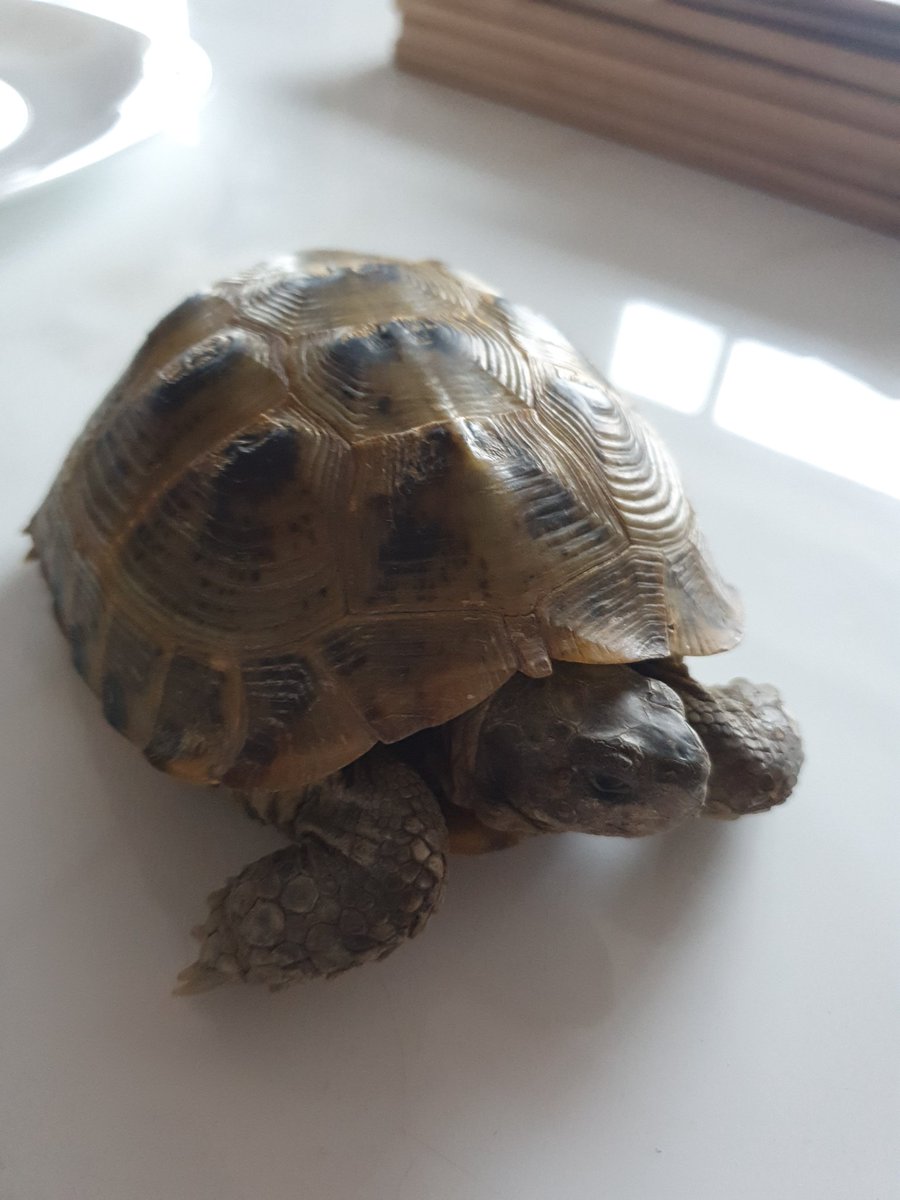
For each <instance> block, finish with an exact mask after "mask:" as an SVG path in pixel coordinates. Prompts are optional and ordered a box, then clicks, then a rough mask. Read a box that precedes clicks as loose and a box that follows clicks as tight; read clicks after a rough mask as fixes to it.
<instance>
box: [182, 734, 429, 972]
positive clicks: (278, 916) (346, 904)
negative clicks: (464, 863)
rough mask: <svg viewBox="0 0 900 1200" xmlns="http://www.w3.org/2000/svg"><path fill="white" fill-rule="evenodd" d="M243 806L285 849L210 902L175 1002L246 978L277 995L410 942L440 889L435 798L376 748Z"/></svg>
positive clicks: (411, 773)
mask: <svg viewBox="0 0 900 1200" xmlns="http://www.w3.org/2000/svg"><path fill="white" fill-rule="evenodd" d="M242 799H243V800H244V803H245V804H247V805H248V806H250V807H251V808H252V809H253V810H254V811H255V812H256V813H257V814H259V815H260V816H262V817H263V818H264V819H266V820H269V821H271V822H272V823H273V824H274V825H276V826H277V827H278V828H279V829H280V830H281V831H282V832H283V833H285V834H286V835H287V836H288V837H290V838H291V840H292V842H293V843H294V844H293V845H291V846H287V847H285V849H283V850H278V851H276V852H275V853H274V854H269V855H267V856H266V857H265V858H261V859H259V860H258V861H257V862H255V863H252V864H251V865H250V866H249V867H247V868H246V869H245V870H244V871H242V872H241V874H240V875H238V876H237V877H236V878H234V879H231V880H229V882H228V884H227V885H226V886H225V888H224V889H222V890H221V891H219V892H215V893H214V894H213V895H212V896H211V897H210V913H209V917H208V918H207V920H206V923H205V925H203V926H202V927H201V928H200V929H199V930H198V931H197V936H198V937H199V938H200V941H201V943H202V945H201V949H200V955H199V958H198V959H197V962H196V963H194V964H193V965H192V966H190V967H187V968H186V969H185V970H184V971H182V972H181V974H180V975H179V979H180V981H181V986H180V987H179V988H178V989H177V991H178V992H179V993H180V994H186V993H192V992H200V991H206V990H207V989H208V988H212V987H216V986H217V985H219V984H221V983H228V982H236V981H246V982H251V983H266V984H269V986H270V987H272V988H282V987H286V986H287V985H288V984H290V983H294V982H297V981H299V980H303V979H314V978H317V977H323V976H324V977H328V976H332V975H337V974H340V973H341V972H342V971H346V970H348V969H349V968H350V967H354V966H358V965H359V964H361V963H364V962H368V961H370V960H372V959H377V958H383V957H384V956H385V955H386V954H390V953H391V951H392V950H395V949H396V948H397V947H398V946H399V945H401V944H402V943H403V942H404V941H406V940H407V939H408V938H411V937H413V936H415V934H417V933H418V932H419V930H420V929H421V928H422V927H423V926H424V924H425V922H426V921H427V920H428V918H429V917H430V916H431V914H432V912H434V910H435V908H436V907H437V905H438V903H439V901H440V898H441V894H442V891H443V885H444V874H445V863H446V853H447V828H446V825H445V824H444V818H443V816H442V815H441V811H440V808H439V806H438V803H437V800H436V799H435V798H434V796H433V795H432V794H431V792H430V791H429V789H428V788H427V786H426V785H425V783H424V782H423V781H422V779H421V778H420V777H419V776H418V775H417V774H416V773H415V772H414V771H413V770H411V769H410V768H409V767H407V766H405V765H404V764H403V763H400V762H398V761H396V760H395V759H394V758H392V757H391V756H390V754H389V753H388V752H386V751H383V750H381V749H378V750H373V751H372V752H371V753H370V754H368V755H366V756H365V757H364V758H363V759H361V760H360V761H359V762H358V763H354V764H353V765H352V766H350V767H347V768H345V769H344V770H343V771H340V772H338V773H337V774H335V775H332V776H329V778H327V779H325V780H323V781H322V782H321V783H319V784H316V785H314V786H313V787H309V788H306V789H304V790H303V791H301V792H293V793H288V792H278V793H265V794H263V793H258V792H257V793H247V794H245V795H244V796H243V797H242Z"/></svg>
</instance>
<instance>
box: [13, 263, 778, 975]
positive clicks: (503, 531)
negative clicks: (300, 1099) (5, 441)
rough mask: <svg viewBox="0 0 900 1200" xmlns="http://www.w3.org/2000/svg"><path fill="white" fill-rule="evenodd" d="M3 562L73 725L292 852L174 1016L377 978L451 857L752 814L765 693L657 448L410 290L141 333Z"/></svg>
mask: <svg viewBox="0 0 900 1200" xmlns="http://www.w3.org/2000/svg"><path fill="white" fill-rule="evenodd" d="M28 532H29V533H30V535H31V538H32V542H33V550H32V553H33V555H34V556H36V557H37V558H38V559H39V560H40V565H41V569H42V571H43V574H44V576H45V578H46V581H47V583H48V585H49V589H50V592H51V595H52V599H53V606H54V611H55V615H56V619H57V621H58V623H59V624H60V626H61V627H62V629H63V631H64V632H65V635H66V637H67V638H68V641H69V644H70V648H71V654H72V659H73V661H74V664H75V667H76V668H77V670H78V671H79V672H80V674H81V675H82V676H83V677H84V679H85V680H86V681H87V683H88V684H89V685H90V687H91V688H92V689H93V691H94V692H95V693H96V694H97V695H98V696H99V698H100V700H101V702H102V709H103V714H104V716H105V717H106V720H107V721H108V722H109V723H110V725H112V726H113V727H114V728H115V729H117V730H119V731H121V732H122V733H123V734H124V735H126V736H127V737H128V738H129V739H130V740H131V741H132V742H134V743H135V744H136V745H137V746H138V747H140V749H141V750H142V751H143V754H144V756H145V757H146V758H147V759H148V760H149V762H150V763H151V764H152V765H153V766H155V767H158V768H160V769H161V770H163V771H166V772H168V773H169V774H170V775H173V776H175V777H176V778H178V779H182V780H186V781H189V782H190V783H192V784H197V785H203V786H207V787H223V788H225V789H230V790H232V791H233V792H234V794H235V795H236V796H237V797H238V799H239V800H240V801H241V802H242V803H243V805H244V806H245V808H246V810H247V811H248V813H250V814H251V815H254V816H256V817H258V818H260V819H261V820H263V821H266V822H270V823H271V824H272V825H274V826H275V827H277V829H278V830H280V831H281V832H282V833H283V834H284V835H286V837H287V838H288V839H289V844H288V845H287V846H286V847H285V848H283V849H280V850H278V851H276V852H275V853H273V854H269V855H267V856H266V857H264V858H262V859H260V860H259V861H258V862H255V863H253V864H252V865H251V866H249V867H247V868H246V869H245V870H244V871H243V872H241V873H240V874H239V875H238V876H237V877H235V878H233V879H231V880H230V881H229V882H228V883H227V885H226V887H225V888H224V889H223V890H221V891H219V892H216V893H214V894H213V895H212V896H211V897H210V912H209V916H208V919H207V920H206V922H205V924H204V925H203V926H202V927H199V928H198V929H197V930H195V933H196V934H197V936H198V937H199V938H200V940H201V949H200V953H199V958H198V960H197V962H196V963H194V964H193V965H192V966H190V967H188V968H187V969H186V970H185V971H183V972H182V973H181V975H180V976H179V978H180V980H181V987H180V989H178V990H180V991H182V992H195V991H200V990H204V989H206V988H210V987H213V986H215V985H217V984H220V983H224V982H229V981H240V980H242V981H251V982H262V983H266V984H268V985H270V986H271V987H273V988H280V987H283V986H286V985H287V984H290V983H292V982H295V981H298V980H305V979H309V978H313V977H323V976H324V977H330V976H334V975H337V974H339V973H341V972H343V971H345V970H347V969H348V968H350V967H352V966H355V965H358V964H361V963H364V962H367V961H370V960H374V959H380V958H383V957H384V956H385V955H387V954H388V953H390V952H391V951H392V950H394V949H395V948H396V947H398V946H399V945H401V944H402V943H403V942H405V941H406V940H407V939H409V938H411V937H412V936H413V935H415V934H416V933H418V932H419V930H420V929H421V928H422V927H423V926H424V925H425V923H426V921H427V920H428V918H429V917H430V916H431V914H432V913H433V912H434V911H435V909H436V907H437V905H438V903H439V901H440V898H441V895H442V892H443V889H444V882H445V875H446V862H447V856H448V853H449V852H450V851H454V850H455V851H460V852H478V851H482V850H490V849H498V848H500V847H503V846H508V845H512V844H513V843H515V842H518V841H520V840H521V839H523V838H528V837H532V836H534V835H536V834H539V833H555V832H561V831H565V830H576V831H582V832H588V833H596V834H611V835H619V836H625V837H629V836H636V835H643V834H651V833H655V832H658V831H661V830H666V829H669V828H671V827H672V826H674V825H676V824H677V823H679V822H681V821H685V820H687V819H689V818H692V817H695V816H698V815H709V816H720V817H721V816H735V815H739V814H742V813H748V812H758V811H761V810H764V809H768V808H770V807H772V806H773V805H776V804H779V803H781V802H782V801H783V800H784V799H785V798H786V797H787V796H788V794H789V793H790V791H791V790H792V788H793V786H794V784H795V782H796V779H797V774H798V770H799V767H800V763H801V759H802V750H801V744H800V740H799V736H798V732H797V728H796V726H795V724H794V721H793V719H792V718H791V717H790V716H789V715H788V714H787V713H786V712H785V710H784V708H783V706H782V704H781V701H780V699H779V696H778V693H777V692H776V691H775V689H774V688H772V687H769V686H756V685H753V684H750V683H748V682H747V681H745V680H735V681H733V682H732V683H731V684H729V685H727V686H725V687H705V686H703V685H702V684H700V683H698V682H696V681H695V680H693V679H692V678H691V676H690V675H689V674H688V672H687V669H686V668H685V666H684V662H683V660H684V658H685V657H686V656H691V655H707V654H714V653H717V652H719V651H724V650H728V649H729V648H730V647H732V646H734V645H735V643H736V642H737V641H738V639H739V636H740V632H741V613H740V607H739V603H738V600H737V597H736V593H735V592H734V590H733V589H732V588H731V587H730V586H728V585H727V584H726V583H724V582H723V580H722V578H721V577H720V575H719V574H718V572H717V571H716V569H715V567H714V566H713V564H712V562H711V560H710V557H709V555H708V552H707V550H706V549H705V546H704V543H703V541H702V539H701V535H700V533H699V531H698V528H697V522H696V519H695V516H694V513H693V511H692V509H691V507H690V506H689V504H688V502H687V500H686V499H685V496H684V493H683V490H682V486H681V484H680V482H679V478H678V475H677V473H676V470H675V468H674V467H673V465H672V462H671V460H670V459H669V457H668V454H667V452H666V450H665V449H664V447H663V445H662V444H661V442H660V440H659V439H658V437H657V436H656V435H655V434H654V433H653V432H652V430H651V429H650V428H649V427H648V426H647V425H646V424H645V422H644V421H643V420H642V419H641V417H640V416H638V414H637V413H635V412H633V411H631V410H630V409H629V408H628V407H627V406H626V404H625V403H624V402H623V401H622V400H621V399H620V398H619V397H618V396H617V395H616V394H615V393H614V392H613V390H612V389H611V388H610V387H609V386H608V385H607V384H606V383H605V382H604V381H603V380H602V379H601V377H600V376H599V375H598V373H597V372H596V371H595V370H594V368H593V367H592V366H591V365H590V363H588V362H587V361H586V360H585V359H584V358H583V357H582V356H581V355H580V354H579V353H578V352H577V351H576V350H575V349H574V348H573V346H572V345H571V344H570V343H569V342H568V341H567V340H566V339H565V338H564V337H563V335H562V334H561V333H559V332H558V331H557V330H556V329H555V328H554V327H553V326H551V325H550V324H549V323H547V322H546V321H545V320H543V319H542V318H540V317H538V316H536V315H535V314H533V313H532V312H531V311H529V310H527V309H526V308H523V307H520V306H517V305H514V304H512V303H510V302H508V301H507V300H506V299H504V298H503V297H502V296H501V295H500V294H498V293H497V292H496V291H494V290H493V289H492V288H490V287H489V286H487V285H486V284H484V283H482V282H480V281H479V280H477V279H476V278H474V277H472V276H470V275H468V274H465V273H462V272H458V271H453V270H451V269H449V268H448V267H446V266H444V265H442V264H441V263H439V262H435V261H428V262H416V263H414V262H407V261H403V260H400V259H394V258H386V257H374V256H371V257H370V256H366V255H362V254H354V253H346V252H337V251H317V252H310V253H305V254H298V255H291V256H284V257H280V258H277V259H274V260H272V261H268V262H265V263H262V264H261V265H257V266H255V267H253V268H252V269H250V270H248V271H246V272H245V273H243V274H240V275H237V276H235V277H233V278H230V279H227V280H225V281H223V282H220V283H217V284H215V285H213V286H211V287H209V288H208V289H207V290H205V291H202V292H200V293H198V294H196V295H194V296H192V297H190V298H189V299H187V300H186V301H184V303H182V304H181V305H180V306H178V307H177V308H175V309H174V310H173V311H172V312H171V313H169V315H168V316H166V317H164V318H163V320H162V321H161V322H160V323H159V324H158V325H157V326H156V327H155V329H153V331H152V332H151V333H150V334H149V336H148V337H147V339H146V341H145V342H144V344H143V346H142V347H141V348H140V350H139V351H138V353H137V355H136V356H135V358H134V360H133V361H132V363H131V364H130V366H129V367H128V368H127V369H126V371H125V373H124V375H123V376H122V377H121V379H120V380H119V381H118V382H117V383H116V384H115V386H114V387H113V388H112V390H111V392H110V393H109V394H108V395H107V397H106V398H105V399H104V401H103V402H102V403H101V405H100V407H99V408H98V409H97V411H96V412H95V413H94V415H93V416H92V417H91V418H90V420H89V422H88V424H87V426H86V428H85V429H84V431H83V432H82V434H81V435H80V437H79V438H78V439H77V441H76V442H75V444H74V446H73V448H72V450H71V451H70V453H69V455H68V457H67V459H66V460H65V463H64V465H63V466H62V468H61V470H60V473H59V475H58V477H57V479H56V480H55V482H54V483H53V485H52V487H51V489H50V492H49V494H48V495H47V497H46V499H45V500H44V502H43V504H42V505H41V507H40V509H39V510H38V512H37V514H36V515H35V517H34V518H33V520H32V522H31V524H30V526H29V529H28Z"/></svg>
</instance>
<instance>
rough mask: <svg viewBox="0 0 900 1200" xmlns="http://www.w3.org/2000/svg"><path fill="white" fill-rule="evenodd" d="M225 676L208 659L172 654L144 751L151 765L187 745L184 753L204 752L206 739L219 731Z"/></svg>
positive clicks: (178, 753) (168, 759)
mask: <svg viewBox="0 0 900 1200" xmlns="http://www.w3.org/2000/svg"><path fill="white" fill-rule="evenodd" d="M224 686H225V676H224V674H223V673H222V672H221V671H217V670H216V669H215V668H214V667H212V666H210V665H209V663H203V662H198V661H196V660H195V659H192V658H188V657H186V656H185V655H180V654H179V655H176V656H175V657H174V658H173V659H172V661H171V663H170V664H169V670H168V673H167V675H166V681H165V684H164V686H163V693H162V696H161V698H160V703H159V709H158V711H157V714H156V727H155V729H154V731H153V735H152V737H151V738H150V741H149V742H148V743H147V746H146V747H145V748H144V754H145V755H146V757H147V758H148V759H149V761H150V762H151V763H153V765H154V766H157V767H163V768H165V767H166V766H167V764H168V763H170V762H171V761H172V760H173V759H176V758H179V757H180V756H182V754H183V753H184V748H185V744H187V745H188V746H189V747H190V749H189V751H188V757H196V756H197V755H198V754H203V753H205V752H206V746H205V745H204V743H208V742H210V741H212V740H214V739H215V738H217V737H218V736H220V735H221V733H222V732H223V727H224V722H225V716H224V711H223V708H222V692H223V689H224Z"/></svg>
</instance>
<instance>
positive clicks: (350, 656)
mask: <svg viewBox="0 0 900 1200" xmlns="http://www.w3.org/2000/svg"><path fill="white" fill-rule="evenodd" d="M323 649H324V652H325V660H326V662H327V663H328V665H329V666H330V667H332V668H333V669H334V671H336V672H337V674H338V675H340V676H342V677H344V678H346V677H347V676H348V675H353V674H354V673H355V672H356V671H360V670H362V668H363V667H365V666H366V665H367V664H368V662H369V656H368V654H366V652H365V650H364V649H363V647H362V646H361V645H360V640H359V636H358V635H357V634H355V633H352V632H351V633H335V634H332V635H331V636H330V637H328V638H327V639H326V640H325V643H324V646H323Z"/></svg>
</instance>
